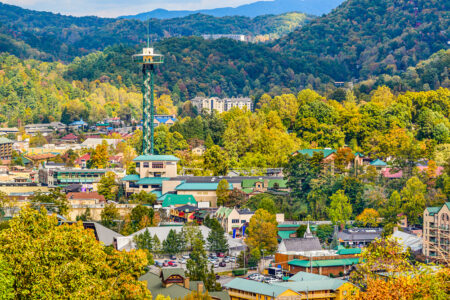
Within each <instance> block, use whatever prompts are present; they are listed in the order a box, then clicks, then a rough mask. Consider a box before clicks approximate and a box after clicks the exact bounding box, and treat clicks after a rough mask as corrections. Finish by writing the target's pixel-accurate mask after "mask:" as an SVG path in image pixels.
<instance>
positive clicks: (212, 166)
mask: <svg viewBox="0 0 450 300" xmlns="http://www.w3.org/2000/svg"><path fill="white" fill-rule="evenodd" d="M203 165H204V168H205V169H207V170H210V171H211V172H212V173H213V175H214V176H219V175H227V173H228V167H229V161H228V157H227V153H226V152H225V151H223V150H222V149H220V147H219V146H217V145H214V146H212V147H211V148H210V149H208V150H207V151H206V152H205V154H204V155H203Z"/></svg>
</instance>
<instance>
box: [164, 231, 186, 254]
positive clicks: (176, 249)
mask: <svg viewBox="0 0 450 300" xmlns="http://www.w3.org/2000/svg"><path fill="white" fill-rule="evenodd" d="M183 244H184V243H183V241H182V238H181V236H180V235H179V234H177V233H176V231H175V230H173V229H171V230H170V231H169V234H168V235H167V238H166V239H165V240H164V241H163V243H162V250H163V252H164V253H165V254H170V255H176V254H178V253H180V252H181V251H182V250H183Z"/></svg>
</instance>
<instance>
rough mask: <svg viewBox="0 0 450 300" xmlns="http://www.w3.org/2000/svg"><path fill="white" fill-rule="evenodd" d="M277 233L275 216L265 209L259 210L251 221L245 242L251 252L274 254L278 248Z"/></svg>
mask: <svg viewBox="0 0 450 300" xmlns="http://www.w3.org/2000/svg"><path fill="white" fill-rule="evenodd" d="M277 233H278V231H277V221H276V219H275V215H273V214H271V213H269V212H268V211H266V210H265V209H258V210H257V211H256V212H255V214H254V215H253V216H252V218H251V219H250V224H249V227H248V229H247V238H246V239H245V242H246V244H247V245H248V246H249V248H250V249H251V250H252V249H258V250H259V251H264V252H265V253H274V252H275V250H276V249H277V246H278V241H277Z"/></svg>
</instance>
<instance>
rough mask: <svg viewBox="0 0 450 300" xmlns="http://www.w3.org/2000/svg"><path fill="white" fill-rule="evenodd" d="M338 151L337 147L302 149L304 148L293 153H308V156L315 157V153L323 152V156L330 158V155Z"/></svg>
mask: <svg viewBox="0 0 450 300" xmlns="http://www.w3.org/2000/svg"><path fill="white" fill-rule="evenodd" d="M336 152H337V151H336V150H335V149H326V148H325V149H302V150H297V151H296V152H294V153H293V155H296V154H303V155H307V156H308V157H313V155H314V153H322V154H323V158H328V157H329V156H331V155H332V154H334V153H336Z"/></svg>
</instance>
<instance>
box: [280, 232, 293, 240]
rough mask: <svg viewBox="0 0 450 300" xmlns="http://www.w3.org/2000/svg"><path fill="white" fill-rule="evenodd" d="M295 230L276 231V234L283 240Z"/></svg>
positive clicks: (288, 237)
mask: <svg viewBox="0 0 450 300" xmlns="http://www.w3.org/2000/svg"><path fill="white" fill-rule="evenodd" d="M295 232H296V231H295V230H287V231H278V236H279V237H280V238H281V239H283V240H285V239H290V235H291V234H293V233H295Z"/></svg>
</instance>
